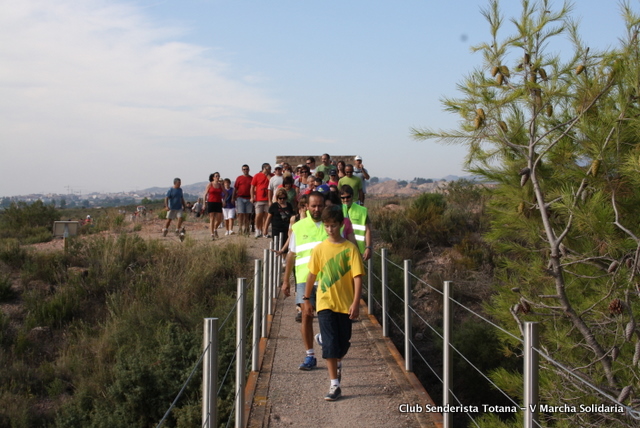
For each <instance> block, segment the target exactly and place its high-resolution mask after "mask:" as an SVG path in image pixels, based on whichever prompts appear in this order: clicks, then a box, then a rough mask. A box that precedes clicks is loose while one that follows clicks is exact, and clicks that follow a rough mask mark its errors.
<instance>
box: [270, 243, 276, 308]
mask: <svg viewBox="0 0 640 428" xmlns="http://www.w3.org/2000/svg"><path fill="white" fill-rule="evenodd" d="M274 256H275V253H274V252H273V241H271V243H270V244H269V315H273V298H274V297H275V294H274V292H273V290H274V287H273V283H274V272H275V270H274V267H275V264H276V263H275V257H274Z"/></svg>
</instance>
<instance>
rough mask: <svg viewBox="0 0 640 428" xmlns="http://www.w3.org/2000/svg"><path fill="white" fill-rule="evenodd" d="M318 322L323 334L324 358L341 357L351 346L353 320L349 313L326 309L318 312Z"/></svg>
mask: <svg viewBox="0 0 640 428" xmlns="http://www.w3.org/2000/svg"><path fill="white" fill-rule="evenodd" d="M318 324H319V325H320V334H321V335H322V358H324V359H325V360H326V359H327V358H337V359H340V358H342V357H344V356H345V355H347V351H348V350H349V347H350V346H351V320H350V319H349V314H342V313H340V312H333V311H332V310H329V309H324V310H322V311H320V312H318Z"/></svg>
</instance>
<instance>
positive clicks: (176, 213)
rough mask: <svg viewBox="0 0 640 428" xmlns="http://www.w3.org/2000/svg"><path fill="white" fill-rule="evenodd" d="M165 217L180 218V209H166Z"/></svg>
mask: <svg viewBox="0 0 640 428" xmlns="http://www.w3.org/2000/svg"><path fill="white" fill-rule="evenodd" d="M167 218H168V219H171V220H175V219H177V218H182V210H169V211H167Z"/></svg>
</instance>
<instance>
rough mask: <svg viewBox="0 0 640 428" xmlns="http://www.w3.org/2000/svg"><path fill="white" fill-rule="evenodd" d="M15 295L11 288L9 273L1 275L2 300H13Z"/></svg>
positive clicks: (0, 297) (0, 300) (0, 298)
mask: <svg viewBox="0 0 640 428" xmlns="http://www.w3.org/2000/svg"><path fill="white" fill-rule="evenodd" d="M14 297H15V292H14V291H13V290H12V289H11V278H10V277H9V275H6V276H2V277H0V302H5V301H7V300H11V299H13V298H14ZM0 314H1V312H0Z"/></svg>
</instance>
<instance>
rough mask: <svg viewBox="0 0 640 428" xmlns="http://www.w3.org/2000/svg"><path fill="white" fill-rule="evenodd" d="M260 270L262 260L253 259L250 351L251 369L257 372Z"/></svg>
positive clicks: (258, 356) (260, 298)
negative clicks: (251, 345) (251, 346)
mask: <svg viewBox="0 0 640 428" xmlns="http://www.w3.org/2000/svg"><path fill="white" fill-rule="evenodd" d="M261 271H262V261H261V260H260V259H256V260H255V261H254V276H253V348H252V349H253V350H252V353H251V370H252V371H254V372H257V371H258V370H259V369H260V367H259V364H260V361H259V360H260V349H259V344H260V333H261V331H260V322H261V321H262V310H261V309H262V293H261V292H260V291H261V290H260V287H261V286H262V284H261V283H260V273H261Z"/></svg>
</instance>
